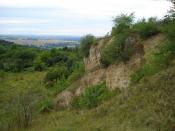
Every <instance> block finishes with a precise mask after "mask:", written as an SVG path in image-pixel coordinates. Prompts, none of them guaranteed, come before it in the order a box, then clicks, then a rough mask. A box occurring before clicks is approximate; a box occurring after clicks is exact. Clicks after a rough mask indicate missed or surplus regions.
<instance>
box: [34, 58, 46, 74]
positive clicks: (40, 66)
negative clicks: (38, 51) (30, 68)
mask: <svg viewBox="0 0 175 131" xmlns="http://www.w3.org/2000/svg"><path fill="white" fill-rule="evenodd" d="M45 68H46V65H45V63H44V62H42V61H41V59H40V58H36V59H35V61H34V69H35V71H43V70H44V69H45Z"/></svg>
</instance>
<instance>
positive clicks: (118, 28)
mask: <svg viewBox="0 0 175 131" xmlns="http://www.w3.org/2000/svg"><path fill="white" fill-rule="evenodd" d="M133 20H134V14H133V13H132V14H130V15H126V14H121V15H119V16H117V17H116V18H115V19H114V20H113V21H114V27H113V28H112V36H116V35H117V34H120V33H124V32H128V31H129V29H130V28H131V26H132V24H133Z"/></svg>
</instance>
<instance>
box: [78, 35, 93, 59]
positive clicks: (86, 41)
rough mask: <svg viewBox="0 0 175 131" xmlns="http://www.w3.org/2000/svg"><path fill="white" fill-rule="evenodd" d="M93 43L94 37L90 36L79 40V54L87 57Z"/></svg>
mask: <svg viewBox="0 0 175 131" xmlns="http://www.w3.org/2000/svg"><path fill="white" fill-rule="evenodd" d="M95 41H96V40H95V37H94V36H93V35H90V34H89V35H86V36H84V37H83V38H81V42H80V43H81V44H80V54H81V55H82V56H84V57H87V56H88V55H89V50H90V47H91V45H92V44H93V43H95Z"/></svg>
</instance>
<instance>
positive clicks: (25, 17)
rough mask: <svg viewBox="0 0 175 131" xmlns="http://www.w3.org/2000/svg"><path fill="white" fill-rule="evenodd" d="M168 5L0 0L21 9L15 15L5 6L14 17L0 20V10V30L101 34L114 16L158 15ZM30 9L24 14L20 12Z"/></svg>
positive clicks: (123, 0)
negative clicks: (130, 14) (125, 14)
mask: <svg viewBox="0 0 175 131" xmlns="http://www.w3.org/2000/svg"><path fill="white" fill-rule="evenodd" d="M170 6H171V3H170V2H168V1H167V0H0V9H1V8H16V9H19V8H20V11H21V12H18V13H17V16H18V18H17V16H15V15H16V14H13V13H12V14H11V13H7V12H8V9H7V10H6V11H5V13H7V14H10V15H9V17H13V18H9V19H2V17H5V13H4V12H0V15H2V16H0V28H2V29H3V30H2V29H1V31H0V33H25V32H30V33H38V34H75V35H82V34H86V33H93V34H95V35H104V34H106V32H108V31H110V29H111V22H110V21H112V18H113V17H115V16H116V15H119V14H121V13H131V12H135V15H136V17H137V18H142V17H146V18H148V17H151V16H157V17H159V18H161V17H162V16H164V15H165V14H166V13H167V10H168V9H169V8H170ZM32 8H34V10H31V11H30V10H29V11H27V13H26V12H23V11H22V10H25V9H32ZM35 9H37V11H36V14H35ZM43 9H45V11H43ZM38 11H39V13H38ZM3 13H4V14H3ZM34 18H35V19H34ZM29 24H30V25H29ZM46 24H47V26H46ZM9 25H10V26H9ZM12 25H14V26H13V27H12ZM17 25H18V26H17ZM22 25H23V26H22ZM32 25H33V27H32ZM36 27H38V28H36Z"/></svg>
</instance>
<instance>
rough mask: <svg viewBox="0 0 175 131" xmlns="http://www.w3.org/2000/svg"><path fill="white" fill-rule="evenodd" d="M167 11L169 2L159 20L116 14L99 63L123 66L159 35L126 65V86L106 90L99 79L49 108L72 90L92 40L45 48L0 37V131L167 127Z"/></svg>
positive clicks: (171, 80)
mask: <svg viewBox="0 0 175 131" xmlns="http://www.w3.org/2000/svg"><path fill="white" fill-rule="evenodd" d="M172 2H174V1H173V0H172ZM174 12H175V11H174V3H173V8H172V10H171V11H170V12H169V13H168V14H167V16H165V18H164V19H159V20H158V19H156V18H150V19H148V20H145V19H143V20H139V21H135V20H134V15H133V14H130V15H125V14H122V15H120V16H117V17H116V18H115V19H114V27H113V29H112V32H111V35H110V39H111V41H112V42H111V43H108V44H106V46H105V47H104V48H103V49H102V52H101V55H102V57H101V62H102V64H103V65H104V66H105V68H106V67H107V66H110V65H111V64H116V63H119V62H124V63H127V62H128V61H129V60H131V57H132V56H133V55H135V54H136V53H137V51H138V46H141V47H143V46H145V45H143V43H144V42H146V41H147V40H148V41H151V40H152V38H154V37H157V36H159V37H161V38H162V39H161V41H158V42H159V43H157V44H156V46H155V47H154V46H153V47H152V48H153V49H150V51H147V50H145V52H144V53H145V54H144V53H143V54H142V55H144V59H145V60H144V62H143V63H142V65H141V67H140V68H139V69H137V70H133V74H132V75H131V84H130V86H129V87H128V88H126V89H123V90H121V89H118V90H117V91H110V90H109V89H108V87H106V84H105V83H101V84H98V85H94V86H88V87H87V88H86V89H85V91H84V92H83V93H82V94H81V95H79V96H76V95H75V94H76V93H75V92H74V93H75V94H74V95H75V96H73V100H72V102H71V104H72V106H71V107H70V108H69V110H61V111H56V109H55V108H54V106H55V103H54V102H55V101H54V99H55V98H56V95H57V94H59V93H60V92H62V91H64V90H66V89H69V90H68V91H70V90H71V85H74V84H75V85H74V86H75V88H78V84H77V83H78V82H79V80H80V78H81V77H82V75H83V74H84V64H83V57H88V56H89V51H90V47H91V46H96V44H97V39H96V38H95V37H94V36H92V35H87V36H85V37H83V38H82V40H81V45H80V47H79V48H62V49H51V50H43V49H38V48H31V47H25V46H20V45H15V44H14V43H11V42H6V41H2V40H1V41H0V130H2V131H3V130H19V131H20V130H42V131H44V130H46V131H50V130H51V131H52V130H53V131H54V130H80V131H81V130H85V131H86V130H87V131H91V130H104V131H106V130H114V131H116V130H119V131H174V130H175V106H174V105H175V95H174V94H175V89H174V88H175V13H174ZM131 41H132V42H131ZM133 41H134V42H133ZM138 41H139V42H138ZM150 44H151V42H150ZM85 73H86V72H85ZM84 75H86V74H84ZM72 90H73V89H72Z"/></svg>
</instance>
